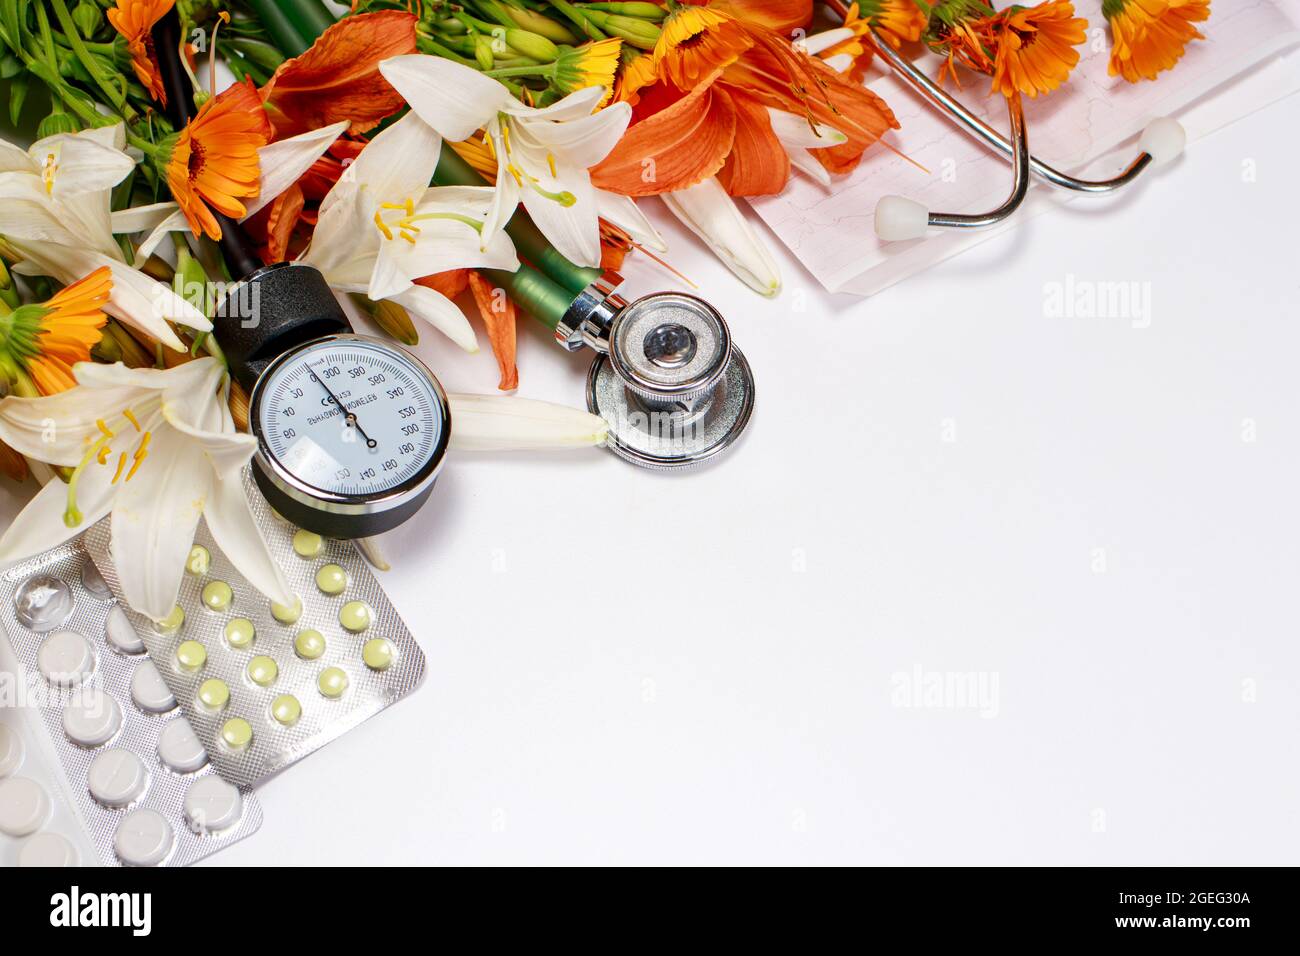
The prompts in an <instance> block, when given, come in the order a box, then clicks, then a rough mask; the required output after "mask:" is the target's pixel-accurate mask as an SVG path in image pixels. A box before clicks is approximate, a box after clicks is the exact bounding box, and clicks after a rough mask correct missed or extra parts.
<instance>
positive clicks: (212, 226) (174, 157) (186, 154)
mask: <svg viewBox="0 0 1300 956" xmlns="http://www.w3.org/2000/svg"><path fill="white" fill-rule="evenodd" d="M273 134H274V128H273V127H272V126H271V121H270V120H269V119H268V118H267V115H266V110H265V109H263V107H262V100H261V98H260V97H259V96H258V95H257V87H256V86H254V85H253V83H252V82H251V81H250V80H247V79H245V81H244V82H243V83H236V84H235V85H234V86H232V87H230V88H229V89H227V90H225V91H224V92H222V93H221V94H219V95H218V96H215V97H213V98H212V99H210V100H208V101H207V102H206V103H204V104H203V106H202V107H201V108H200V109H199V112H198V115H197V116H195V117H194V119H192V120H191V121H190V122H189V124H188V125H187V126H186V127H185V129H183V130H182V131H181V132H180V133H179V134H177V135H176V136H175V137H174V143H173V144H172V147H171V150H170V152H169V151H168V150H167V149H166V148H165V147H164V149H163V150H162V152H161V154H160V156H162V157H163V159H164V175H165V176H166V179H167V185H168V186H169V187H170V188H171V192H172V198H173V199H175V200H176V203H177V205H179V206H180V207H181V211H182V212H184V213H185V218H186V219H187V220H189V224H190V228H191V229H192V230H193V231H194V235H195V236H198V235H199V234H200V233H203V234H205V235H207V236H208V237H209V238H212V239H220V238H221V226H220V225H219V224H218V223H217V220H216V217H215V216H213V215H212V210H211V209H209V208H208V206H211V207H212V209H215V210H216V211H217V212H219V213H221V214H222V215H223V216H229V217H230V218H231V219H239V218H242V217H243V215H244V213H245V207H244V204H243V203H242V202H240V200H241V199H250V198H252V197H254V196H256V195H257V192H258V188H259V187H258V179H259V176H260V172H261V165H260V162H259V160H258V156H257V151H258V149H260V148H261V147H263V146H265V145H266V144H267V143H269V142H270V141H271V136H272V135H273Z"/></svg>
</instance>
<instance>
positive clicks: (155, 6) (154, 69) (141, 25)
mask: <svg viewBox="0 0 1300 956" xmlns="http://www.w3.org/2000/svg"><path fill="white" fill-rule="evenodd" d="M175 5H176V0H117V6H116V7H114V8H113V9H111V10H109V11H108V22H109V23H111V24H112V25H113V29H114V30H116V31H117V32H118V33H120V34H121V35H122V37H123V38H124V39H125V40H126V48H127V50H128V52H130V54H131V66H132V67H133V68H134V69H135V75H136V76H137V77H138V78H139V80H140V82H141V83H143V84H144V88H145V89H146V90H148V91H149V95H150V96H152V97H153V98H154V99H155V100H157V101H158V102H159V103H161V104H162V105H163V106H166V105H167V91H166V90H165V89H163V82H162V76H161V74H160V73H159V68H158V54H157V53H156V51H155V50H154V48H153V32H152V31H153V27H154V24H155V23H157V22H158V21H159V20H161V19H162V18H163V17H164V16H166V15H167V13H168V12H169V11H170V10H171V8H172V7H174V6H175Z"/></svg>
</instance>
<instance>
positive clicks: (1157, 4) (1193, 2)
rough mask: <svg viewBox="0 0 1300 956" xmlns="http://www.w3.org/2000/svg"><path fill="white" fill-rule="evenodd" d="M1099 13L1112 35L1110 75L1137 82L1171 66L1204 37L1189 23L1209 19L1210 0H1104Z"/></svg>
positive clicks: (1153, 77)
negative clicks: (1107, 23)
mask: <svg viewBox="0 0 1300 956" xmlns="http://www.w3.org/2000/svg"><path fill="white" fill-rule="evenodd" d="M1101 12H1102V14H1103V15H1104V16H1105V17H1106V19H1107V20H1108V21H1109V22H1110V30H1111V33H1112V34H1113V35H1114V37H1115V46H1114V48H1113V49H1112V50H1111V53H1110V67H1109V70H1110V75H1111V76H1123V77H1124V79H1126V80H1128V81H1129V82H1130V83H1137V82H1138V81H1139V80H1143V79H1146V80H1154V79H1155V78H1156V75H1157V74H1159V73H1161V72H1162V71H1164V70H1170V69H1173V67H1174V65H1175V64H1176V63H1177V62H1178V61H1179V60H1180V59H1182V56H1183V51H1184V50H1186V48H1187V44H1189V43H1191V42H1192V41H1193V40H1204V39H1205V36H1204V35H1203V34H1202V33H1201V32H1200V31H1199V30H1197V29H1196V27H1194V26H1193V25H1192V24H1194V23H1200V22H1202V21H1204V20H1207V19H1209V16H1210V0H1106V2H1104V3H1103V4H1102V5H1101Z"/></svg>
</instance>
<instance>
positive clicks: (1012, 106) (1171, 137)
mask: <svg viewBox="0 0 1300 956" xmlns="http://www.w3.org/2000/svg"><path fill="white" fill-rule="evenodd" d="M827 6H829V7H830V9H831V10H832V12H834V13H835V14H836V15H837V16H839V17H841V18H847V16H848V5H847V4H845V3H844V2H843V0H827ZM868 29H869V31H870V35H871V43H872V46H873V47H874V49H875V53H876V55H878V56H880V57H881V58H883V59H884V60H885V61H886V62H887V63H888V64H889V65H890V67H891V68H892V69H893V70H894V72H895V73H897V74H898V75H899V76H900V77H902V78H903V79H904V80H905V81H906V82H907V83H908V85H909V86H911V87H912V88H913V89H914V90H915V91H916V92H917V93H919V94H920V95H921V96H922V97H923V98H925V99H926V100H927V101H928V102H930V103H931V104H933V105H934V106H935V107H937V108H938V109H939V111H940V112H942V113H943V114H944V115H946V116H947V117H948V118H949V119H951V120H952V122H953V123H955V124H956V125H957V126H958V127H959V128H960V129H963V130H965V131H966V132H967V133H969V134H970V135H971V136H973V137H975V139H977V140H979V141H980V142H982V143H984V144H985V145H986V146H988V147H989V148H990V149H992V150H993V151H994V152H997V153H1000V154H1002V155H1003V156H1006V157H1007V158H1008V159H1010V161H1011V169H1012V187H1011V193H1010V195H1009V196H1008V197H1007V198H1006V200H1004V201H1003V202H1002V204H1001V205H999V206H997V207H996V208H995V209H991V210H989V211H988V212H983V213H974V214H961V213H943V212H931V211H930V210H929V209H928V208H926V207H925V206H924V205H923V204H921V203H919V202H916V201H915V200H912V199H908V198H907V197H905V196H892V195H891V196H882V197H881V198H880V199H879V200H878V201H877V203H876V212H875V230H876V235H877V236H879V237H880V238H881V239H883V240H885V241H887V242H897V241H903V240H908V239H920V238H922V237H923V236H925V234H926V230H927V229H929V228H931V227H938V228H947V229H981V228H985V227H988V226H993V225H996V224H998V223H1000V222H1003V221H1004V220H1006V219H1008V218H1010V217H1011V216H1012V215H1013V214H1014V213H1015V212H1016V210H1017V209H1019V208H1020V205H1021V203H1023V202H1024V200H1025V196H1026V195H1028V193H1029V178H1030V176H1031V175H1033V176H1036V177H1038V178H1039V179H1040V180H1042V181H1043V182H1046V183H1048V184H1049V185H1051V186H1055V187H1057V188H1058V189H1065V190H1069V191H1071V192H1076V193H1080V194H1083V195H1087V196H1104V195H1108V194H1110V193H1114V192H1116V191H1117V190H1119V189H1122V188H1124V187H1125V186H1127V185H1128V184H1129V183H1131V182H1133V181H1134V180H1136V179H1137V178H1138V177H1139V176H1140V175H1141V174H1142V173H1143V172H1144V171H1146V170H1147V169H1148V168H1152V167H1156V166H1161V165H1164V164H1165V163H1168V162H1170V161H1172V160H1173V159H1175V158H1177V156H1178V155H1179V154H1180V153H1181V152H1182V151H1183V147H1184V146H1185V145H1186V142H1187V134H1186V132H1185V131H1184V130H1183V127H1182V125H1181V124H1180V123H1179V122H1178V121H1177V120H1175V119H1172V118H1170V117H1160V118H1157V119H1154V120H1152V121H1151V122H1150V123H1149V124H1147V127H1146V128H1145V129H1144V130H1143V132H1142V136H1141V138H1140V140H1139V145H1138V148H1139V153H1138V155H1137V157H1136V158H1134V159H1133V160H1132V162H1130V163H1129V164H1128V166H1127V167H1125V168H1124V170H1123V171H1122V172H1120V173H1119V174H1118V175H1116V176H1114V177H1112V178H1110V179H1102V180H1088V179H1079V178H1077V177H1075V176H1070V175H1069V174H1067V173H1063V172H1061V171H1060V170H1058V169H1056V168H1054V167H1052V166H1049V165H1047V163H1044V162H1042V161H1041V160H1040V159H1038V158H1037V157H1035V156H1034V155H1033V154H1032V153H1030V152H1029V139H1028V133H1027V131H1026V128H1025V117H1024V108H1023V105H1022V103H1021V101H1020V97H1019V95H1015V96H1009V97H1007V98H1006V99H1007V115H1008V118H1009V120H1010V129H1011V138H1010V140H1008V139H1007V138H1006V137H1004V136H1003V135H1002V134H1001V133H999V132H997V131H996V130H995V129H993V128H992V127H991V126H989V125H988V124H987V123H985V122H984V121H983V120H982V119H980V118H979V117H978V116H976V115H975V114H974V113H972V112H971V111H970V110H968V109H967V108H966V107H965V106H963V105H962V104H961V103H960V102H959V101H958V100H957V99H956V98H955V97H953V96H952V95H951V94H949V93H948V92H947V91H945V90H944V89H943V88H942V87H940V86H939V84H938V83H936V82H935V81H934V80H932V79H931V78H930V77H929V76H927V75H926V74H925V73H924V72H922V71H921V70H920V69H919V68H917V66H916V65H915V64H914V63H912V62H911V61H910V60H908V59H907V58H906V57H905V56H903V55H902V54H901V53H899V52H898V51H897V50H895V49H894V48H893V47H892V46H891V45H890V44H889V43H888V42H887V41H886V40H885V39H884V38H883V37H882V36H881V35H880V33H879V32H878V31H877V30H876V29H875V27H868Z"/></svg>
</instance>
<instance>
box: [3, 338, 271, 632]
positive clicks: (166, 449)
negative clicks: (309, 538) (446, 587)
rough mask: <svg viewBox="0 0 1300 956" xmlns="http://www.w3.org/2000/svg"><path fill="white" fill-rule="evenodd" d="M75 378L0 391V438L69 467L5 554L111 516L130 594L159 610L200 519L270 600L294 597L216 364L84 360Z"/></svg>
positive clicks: (17, 525) (142, 608)
mask: <svg viewBox="0 0 1300 956" xmlns="http://www.w3.org/2000/svg"><path fill="white" fill-rule="evenodd" d="M73 374H74V375H75V377H76V381H77V385H76V387H74V388H71V389H69V390H68V391H65V392H61V393H59V394H58V395H52V396H49V397H46V398H6V399H5V400H4V401H0V441H4V442H5V443H6V444H8V445H9V446H10V447H12V448H13V449H14V450H16V451H18V452H19V453H21V454H23V455H26V456H27V457H28V458H32V459H35V460H37V461H44V462H48V463H49V464H51V465H56V466H60V467H64V468H69V469H71V477H70V479H69V481H68V483H67V484H66V485H65V484H64V483H63V482H61V481H51V482H49V483H48V484H47V485H46V486H45V487H44V488H43V489H41V491H40V492H39V493H38V494H37V495H36V496H35V497H34V498H33V499H32V500H31V502H30V503H29V504H28V505H27V507H26V508H24V509H23V510H22V512H21V513H20V514H19V515H18V517H17V518H15V519H14V520H13V523H12V524H10V526H9V527H8V528H7V529H6V530H5V533H4V536H3V537H2V538H0V564H9V563H12V562H14V561H20V560H22V559H24V558H27V557H30V556H32V555H34V554H39V553H40V552H42V551H45V550H47V549H49V548H51V547H53V546H55V545H57V544H61V543H62V542H64V541H67V540H68V539H70V538H72V537H75V536H76V535H78V534H80V533H81V532H82V531H84V530H85V529H86V528H87V527H89V526H90V525H91V524H93V523H94V522H96V521H98V520H99V519H100V518H102V517H104V516H105V515H107V514H109V513H111V514H112V536H113V544H112V555H113V561H114V563H115V564H116V565H117V570H118V574H119V576H120V579H121V583H122V591H123V594H124V595H125V597H126V600H127V603H129V604H130V605H131V606H132V607H134V608H135V609H136V610H138V611H139V612H140V613H142V614H146V615H148V616H149V617H151V618H153V619H155V620H161V619H162V618H164V617H166V616H167V614H168V613H170V611H171V609H172V608H173V607H174V606H175V604H176V595H177V592H178V591H179V589H180V583H181V575H182V574H183V572H184V565H185V557H186V555H188V554H189V551H190V547H191V546H192V545H193V543H194V531H195V529H196V528H197V526H198V522H199V518H200V517H203V518H205V519H206V520H207V523H208V530H209V531H211V532H212V536H213V537H214V538H215V539H216V541H217V544H218V545H219V546H220V548H221V550H222V552H224V553H225V555H226V557H228V558H229V559H230V561H231V563H232V564H234V565H235V567H236V568H237V569H238V570H239V572H240V573H241V574H243V575H244V577H246V578H247V579H248V581H249V583H251V584H252V585H253V586H254V587H256V588H257V589H258V590H259V591H261V592H262V593H263V594H265V595H266V596H267V597H268V598H270V599H271V600H272V601H275V602H277V603H280V604H292V603H293V595H292V592H291V590H290V588H289V586H288V583H287V582H286V581H285V578H284V574H283V573H282V572H281V570H280V568H279V566H278V565H277V564H276V562H275V559H274V558H273V557H272V556H271V553H270V551H269V549H268V548H267V546H266V541H265V540H264V539H263V538H262V535H261V532H260V531H259V530H258V528H257V524H256V522H255V521H254V519H253V515H252V512H251V511H250V510H249V506H248V499H247V498H246V497H245V494H244V485H243V481H242V479H241V471H242V470H243V467H244V465H245V464H246V463H247V462H248V460H249V459H250V458H252V456H253V454H254V453H255V452H256V451H257V439H256V438H254V437H252V436H251V435H243V434H239V433H237V432H236V431H235V426H234V423H233V422H232V420H231V417H230V411H229V408H228V407H227V395H226V388H225V385H224V383H225V382H226V370H225V367H224V366H223V365H222V363H221V362H219V361H217V360H216V359H214V358H211V357H207V356H205V357H203V358H200V359H196V360H195V361H192V362H187V363H185V364H183V365H179V366H177V367H176V368H173V369H168V370H166V371H159V370H158V369H150V368H141V369H128V368H127V367H126V366H124V365H122V364H120V363H119V364H117V365H96V364H94V363H92V362H82V363H80V364H79V365H77V366H76V367H75V368H74V370H73Z"/></svg>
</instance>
